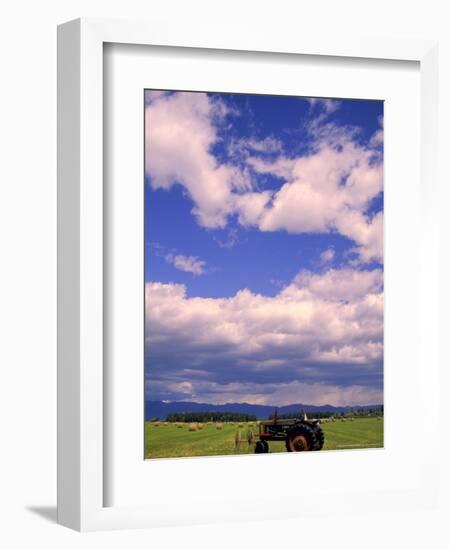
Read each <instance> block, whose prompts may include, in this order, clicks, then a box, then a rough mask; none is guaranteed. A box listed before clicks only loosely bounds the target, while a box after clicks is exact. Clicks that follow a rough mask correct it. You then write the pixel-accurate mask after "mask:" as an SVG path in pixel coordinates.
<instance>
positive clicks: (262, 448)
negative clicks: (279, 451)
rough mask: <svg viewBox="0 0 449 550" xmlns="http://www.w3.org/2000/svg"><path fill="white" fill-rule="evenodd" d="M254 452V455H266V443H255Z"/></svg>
mask: <svg viewBox="0 0 449 550" xmlns="http://www.w3.org/2000/svg"><path fill="white" fill-rule="evenodd" d="M254 452H255V453H256V454H260V453H268V443H267V442H266V441H257V442H256V446H255V448H254Z"/></svg>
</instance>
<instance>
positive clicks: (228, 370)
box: [146, 269, 383, 404]
mask: <svg viewBox="0 0 449 550" xmlns="http://www.w3.org/2000/svg"><path fill="white" fill-rule="evenodd" d="M146 331H147V332H146V351H147V363H148V369H149V371H150V372H151V384H152V386H151V391H152V395H153V396H154V395H155V394H156V395H157V396H159V397H160V398H165V399H174V398H178V399H179V398H184V399H187V398H192V399H197V400H201V399H204V400H211V399H212V397H213V395H212V394H215V397H216V398H218V399H221V400H225V401H228V400H237V401H242V400H245V399H247V400H249V399H250V398H251V402H270V403H272V402H273V399H277V400H278V401H279V402H282V403H286V402H297V401H299V400H302V401H306V402H309V403H311V402H316V401H317V400H319V399H324V400H327V401H328V402H330V401H331V402H332V403H334V404H337V403H341V402H343V401H346V402H347V403H349V402H350V401H351V399H352V403H355V402H360V403H362V401H363V403H368V402H372V401H373V400H374V401H379V400H380V396H381V393H382V357H383V290H382V273H381V271H380V270H374V271H357V270H355V269H345V270H329V271H327V272H326V273H323V274H321V275H319V274H314V273H310V272H300V273H298V275H297V276H296V277H295V278H294V280H293V281H292V282H291V283H290V284H289V285H288V286H286V287H284V288H283V289H282V290H280V291H279V293H278V294H277V295H276V296H273V297H270V296H262V295H258V294H254V293H253V292H251V291H250V290H248V289H243V290H240V291H239V292H237V293H236V294H235V295H234V296H231V297H229V298H200V297H187V295H186V289H185V287H184V286H183V285H179V284H162V283H157V282H153V283H147V285H146ZM254 380H256V381H257V382H256V384H255V385H254V383H253V382H254ZM185 382H188V383H189V384H191V385H192V386H191V387H189V389H188V391H184V392H182V391H180V388H181V386H179V384H182V383H185ZM186 388H187V386H184V389H186ZM251 388H252V389H251ZM351 396H352V397H351ZM375 396H377V399H374V397H375ZM331 397H332V399H331ZM213 402H218V401H217V400H216V399H215V400H213Z"/></svg>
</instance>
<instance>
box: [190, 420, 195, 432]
mask: <svg viewBox="0 0 449 550" xmlns="http://www.w3.org/2000/svg"><path fill="white" fill-rule="evenodd" d="M196 428H197V426H196V424H195V422H192V423H191V424H189V432H196Z"/></svg>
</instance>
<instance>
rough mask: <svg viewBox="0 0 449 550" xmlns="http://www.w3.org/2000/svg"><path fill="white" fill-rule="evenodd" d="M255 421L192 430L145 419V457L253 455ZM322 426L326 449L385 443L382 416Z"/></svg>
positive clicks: (274, 448)
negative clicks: (250, 436) (251, 436)
mask: <svg viewBox="0 0 449 550" xmlns="http://www.w3.org/2000/svg"><path fill="white" fill-rule="evenodd" d="M217 424H219V426H217ZM250 424H251V423H250ZM252 424H253V426H248V424H247V423H243V424H242V427H241V428H240V427H239V425H238V424H235V423H227V422H220V423H203V424H202V425H201V428H200V429H193V426H192V425H191V424H189V423H186V424H181V423H175V424H172V423H166V422H159V423H153V422H145V458H175V457H190V456H217V455H236V454H252V453H254V446H253V445H248V443H247V441H246V434H247V431H248V430H252V431H253V433H257V432H258V426H257V425H256V423H252ZM220 426H221V428H220ZM217 427H218V429H217ZM322 429H323V431H324V435H325V438H326V439H325V444H324V448H323V450H336V449H363V448H379V447H382V446H383V419H380V420H377V419H376V418H355V419H354V420H353V421H346V422H342V421H340V420H336V421H335V422H329V423H325V424H322ZM237 431H239V432H240V438H239V439H240V446H239V448H236V433H237ZM269 445H270V452H274V453H278V452H284V451H285V450H286V449H285V444H284V442H280V441H279V442H278V441H276V442H270V443H269Z"/></svg>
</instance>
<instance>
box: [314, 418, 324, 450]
mask: <svg viewBox="0 0 449 550" xmlns="http://www.w3.org/2000/svg"><path fill="white" fill-rule="evenodd" d="M315 435H316V440H317V446H316V448H315V449H313V450H314V451H321V449H322V448H323V445H324V432H323V429H322V428H321V426H320V425H319V424H317V425H316V426H315Z"/></svg>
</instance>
